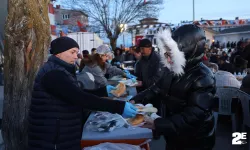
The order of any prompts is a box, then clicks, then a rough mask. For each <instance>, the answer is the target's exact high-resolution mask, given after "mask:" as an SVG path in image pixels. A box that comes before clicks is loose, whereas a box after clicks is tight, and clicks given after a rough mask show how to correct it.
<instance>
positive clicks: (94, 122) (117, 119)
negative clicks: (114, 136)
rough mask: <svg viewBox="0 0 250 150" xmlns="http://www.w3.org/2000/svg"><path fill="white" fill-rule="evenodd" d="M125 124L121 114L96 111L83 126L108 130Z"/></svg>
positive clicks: (102, 130)
mask: <svg viewBox="0 0 250 150" xmlns="http://www.w3.org/2000/svg"><path fill="white" fill-rule="evenodd" d="M125 124H126V122H125V121H124V119H123V118H122V116H120V115H118V114H111V113H108V112H98V113H96V114H95V115H94V117H93V118H92V119H91V120H89V121H88V122H87V123H86V125H85V128H86V129H87V130H91V131H99V132H110V131H113V130H114V129H116V128H121V127H123V126H124V125H125Z"/></svg>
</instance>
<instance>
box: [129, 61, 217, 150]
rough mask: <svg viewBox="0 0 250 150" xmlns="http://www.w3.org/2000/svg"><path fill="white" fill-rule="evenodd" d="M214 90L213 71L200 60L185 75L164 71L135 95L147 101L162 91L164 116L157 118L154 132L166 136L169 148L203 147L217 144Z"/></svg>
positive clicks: (136, 97) (140, 100)
mask: <svg viewBox="0 0 250 150" xmlns="http://www.w3.org/2000/svg"><path fill="white" fill-rule="evenodd" d="M215 92H216V89H215V78H214V76H213V73H212V72H211V71H210V70H209V68H207V67H206V66H205V65H204V64H203V63H199V64H197V65H195V66H194V67H191V68H190V67H189V68H186V69H185V74H184V75H182V76H173V75H172V74H170V73H164V74H163V76H162V78H161V79H160V80H159V82H158V83H156V84H155V85H153V86H151V87H150V88H149V89H147V90H145V91H143V92H142V93H139V94H138V95H137V96H135V97H134V98H132V99H133V100H135V101H136V102H141V103H144V104H146V103H148V102H149V100H150V99H152V98H154V97H155V96H157V95H158V96H159V95H160V97H161V102H162V105H163V106H164V107H165V109H164V110H165V115H164V116H165V117H163V118H158V119H156V120H155V121H154V123H155V132H156V133H157V134H160V135H164V136H165V139H166V142H167V144H168V147H170V148H176V149H180V150H181V149H185V148H198V149H202V148H212V147H213V146H214V140H215V137H214V135H215V130H214V116H213V113H212V106H213V101H214V95H215ZM159 101H160V99H159Z"/></svg>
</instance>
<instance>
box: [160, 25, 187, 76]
mask: <svg viewBox="0 0 250 150" xmlns="http://www.w3.org/2000/svg"><path fill="white" fill-rule="evenodd" d="M157 43H158V47H159V49H160V56H161V61H162V63H163V64H164V67H168V69H169V70H170V71H172V72H173V73H174V74H175V75H182V74H184V67H185V65H186V59H185V55H184V53H183V52H181V51H180V50H179V48H178V45H177V43H176V42H175V41H174V40H173V39H172V37H171V31H170V29H167V30H164V31H162V30H160V31H159V33H158V34H157ZM166 52H168V53H169V54H170V57H171V60H172V62H173V63H172V64H170V63H169V62H168V61H167V58H166V57H165V53H166Z"/></svg>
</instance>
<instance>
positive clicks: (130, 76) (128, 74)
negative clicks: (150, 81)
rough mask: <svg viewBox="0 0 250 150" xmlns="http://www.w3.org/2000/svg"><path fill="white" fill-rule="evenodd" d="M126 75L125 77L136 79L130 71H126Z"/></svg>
mask: <svg viewBox="0 0 250 150" xmlns="http://www.w3.org/2000/svg"><path fill="white" fill-rule="evenodd" d="M126 77H127V78H129V79H133V78H134V79H136V78H137V77H136V76H134V75H132V74H130V73H126Z"/></svg>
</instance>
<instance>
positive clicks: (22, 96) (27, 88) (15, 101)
mask: <svg viewBox="0 0 250 150" xmlns="http://www.w3.org/2000/svg"><path fill="white" fill-rule="evenodd" d="M48 4H49V0H8V17H7V22H6V25H5V50H4V57H5V59H4V61H5V62H4V81H5V82H4V104H3V126H2V127H3V129H2V134H3V140H4V144H5V150H27V143H28V142H27V141H28V136H27V129H28V120H27V116H28V110H29V105H30V99H31V92H32V88H33V81H34V78H35V76H36V73H37V71H38V69H39V68H40V66H41V64H43V62H44V60H45V56H46V54H47V51H48V46H49V42H50V22H49V18H48Z"/></svg>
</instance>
